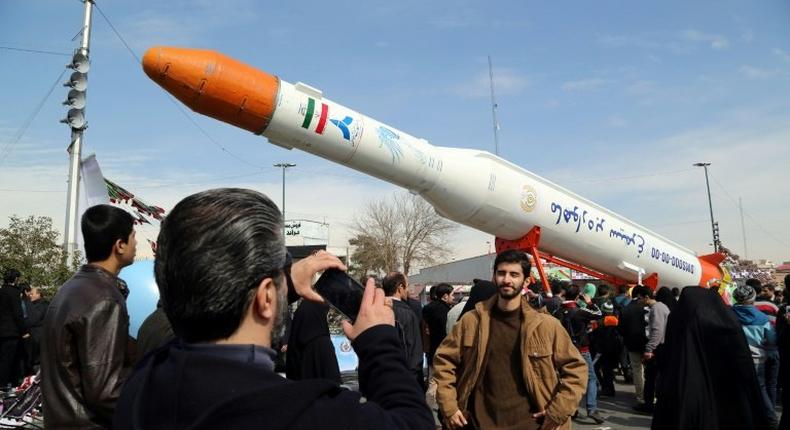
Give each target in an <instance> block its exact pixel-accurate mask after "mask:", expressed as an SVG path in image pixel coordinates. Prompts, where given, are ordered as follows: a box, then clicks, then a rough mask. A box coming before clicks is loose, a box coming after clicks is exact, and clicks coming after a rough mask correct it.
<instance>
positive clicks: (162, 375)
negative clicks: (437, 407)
mask: <svg viewBox="0 0 790 430" xmlns="http://www.w3.org/2000/svg"><path fill="white" fill-rule="evenodd" d="M353 347H354V349H355V351H356V353H357V354H358V355H359V359H360V364H359V383H360V391H361V393H358V392H353V391H348V390H345V389H343V388H341V387H339V386H338V385H337V384H335V383H332V382H330V381H324V380H305V381H289V380H287V379H285V378H283V377H281V376H278V375H277V374H276V373H274V372H273V371H272V370H271V368H269V367H266V366H264V365H261V364H259V363H254V362H240V361H238V360H231V359H230V358H225V357H218V356H216V355H208V354H203V353H200V352H196V351H194V350H192V351H190V350H189V349H186V348H185V347H183V346H181V345H179V344H177V343H176V344H170V345H168V346H166V347H163V348H161V349H160V350H157V351H156V352H155V353H153V354H152V355H150V356H149V357H147V358H146V359H144V360H143V362H142V363H141V365H140V366H138V367H137V368H136V369H135V371H134V373H133V375H132V376H131V377H130V378H129V382H127V384H126V386H124V388H123V394H122V395H121V400H120V401H119V403H118V409H117V410H116V413H115V419H114V426H113V428H114V429H116V430H130V429H135V430H137V429H172V430H178V429H186V428H189V429H192V430H198V429H212V430H213V429H233V430H243V429H267V430H278V429H294V430H299V429H309V430H313V429H385V430H386V429H403V430H406V429H415V430H419V429H431V430H433V429H434V428H435V427H434V423H433V417H432V416H431V412H430V410H429V409H428V407H427V406H426V404H425V395H424V394H423V393H422V392H421V391H420V389H419V387H418V386H417V383H416V382H415V381H414V379H413V378H410V377H409V376H410V375H409V371H408V369H407V368H406V361H405V360H404V359H403V352H402V350H401V346H400V344H399V342H398V338H397V336H396V332H395V330H394V329H393V328H392V327H388V326H385V325H381V326H377V327H372V328H370V329H368V330H366V331H365V332H364V333H362V334H361V335H359V337H358V338H357V339H356V340H355V341H354V342H353ZM362 393H364V396H365V397H366V399H367V400H366V401H362V395H363V394H362Z"/></svg>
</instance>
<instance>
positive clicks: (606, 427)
mask: <svg viewBox="0 0 790 430" xmlns="http://www.w3.org/2000/svg"><path fill="white" fill-rule="evenodd" d="M615 390H616V391H617V393H616V394H617V395H616V396H615V397H599V398H598V409H599V410H600V411H601V414H602V415H603V416H604V417H607V419H606V422H605V423H603V424H595V423H593V422H592V421H587V420H586V419H578V420H576V421H574V424H573V427H574V428H576V429H580V430H632V429H649V428H650V421H651V417H650V415H644V414H640V413H638V412H636V411H634V410H633V409H631V407H632V406H634V405H635V404H636V400H635V399H634V386H633V385H620V384H615ZM580 411H581V412H582V415H583V412H584V407H582V408H581V409H580Z"/></svg>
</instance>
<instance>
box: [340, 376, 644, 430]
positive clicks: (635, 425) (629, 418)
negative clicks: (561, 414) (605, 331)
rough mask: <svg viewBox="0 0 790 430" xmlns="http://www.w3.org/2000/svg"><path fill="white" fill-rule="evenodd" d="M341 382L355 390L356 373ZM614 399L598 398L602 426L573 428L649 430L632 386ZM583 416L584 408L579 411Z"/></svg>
mask: <svg viewBox="0 0 790 430" xmlns="http://www.w3.org/2000/svg"><path fill="white" fill-rule="evenodd" d="M342 376H343V382H344V383H345V384H346V385H348V386H349V387H350V388H351V389H357V380H356V372H347V373H346V372H344V373H343V375H342ZM615 390H616V392H617V393H616V394H617V395H616V396H615V397H599V398H598V408H599V409H600V411H601V414H602V415H603V416H604V417H606V418H607V420H606V422H605V423H603V424H595V423H594V422H592V421H588V420H587V419H586V418H579V419H577V420H576V421H574V423H573V428H575V429H579V430H636V429H649V428H650V421H651V417H650V415H644V414H640V413H638V412H636V411H634V410H633V409H631V408H632V406H634V405H635V404H636V400H635V399H634V386H633V385H621V384H615ZM580 411H581V413H582V415H584V412H585V407H584V406H582V407H581V409H580Z"/></svg>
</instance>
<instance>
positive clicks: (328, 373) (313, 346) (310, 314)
mask: <svg viewBox="0 0 790 430" xmlns="http://www.w3.org/2000/svg"><path fill="white" fill-rule="evenodd" d="M328 313H329V305H327V304H324V303H314V302H310V301H307V300H302V303H299V307H297V308H296V312H294V317H293V321H292V322H291V332H290V334H289V336H288V351H287V353H286V359H285V375H286V376H287V377H288V379H291V380H294V381H301V380H302V379H328V380H330V381H333V382H335V383H337V384H340V383H341V382H342V380H341V378H340V366H338V364H337V355H335V347H334V345H332V339H331V338H330V337H329V323H328V322H327V320H326V318H327V314H328Z"/></svg>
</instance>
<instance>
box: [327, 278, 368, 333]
mask: <svg viewBox="0 0 790 430" xmlns="http://www.w3.org/2000/svg"><path fill="white" fill-rule="evenodd" d="M315 290H316V291H317V292H318V294H319V295H321V297H323V298H324V300H326V302H327V303H328V304H329V305H330V306H332V307H333V308H335V310H336V311H338V312H340V313H341V314H343V316H345V317H346V318H348V319H349V320H351V323H354V322H355V321H356V320H357V314H359V307H360V306H361V305H362V293H364V292H365V288H364V287H363V286H362V285H361V284H360V283H359V282H357V281H355V280H354V279H353V278H352V277H350V276H348V274H347V273H346V272H344V271H342V270H337V269H327V270H326V271H324V273H323V274H322V275H321V277H320V278H318V282H316V283H315Z"/></svg>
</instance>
